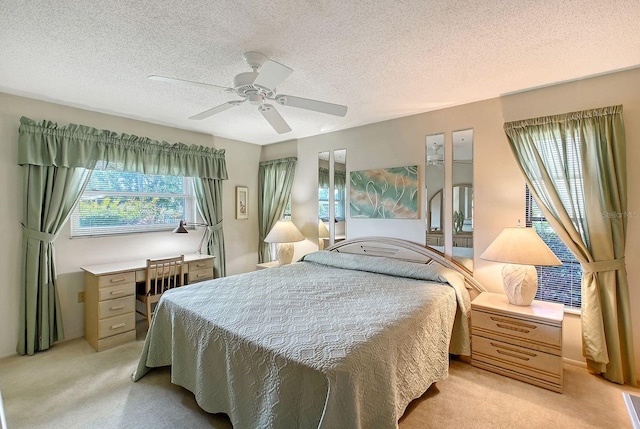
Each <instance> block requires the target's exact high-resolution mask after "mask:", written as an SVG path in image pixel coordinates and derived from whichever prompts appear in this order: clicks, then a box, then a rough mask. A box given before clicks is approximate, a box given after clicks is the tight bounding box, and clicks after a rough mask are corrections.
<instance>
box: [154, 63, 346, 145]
mask: <svg viewBox="0 0 640 429" xmlns="http://www.w3.org/2000/svg"><path fill="white" fill-rule="evenodd" d="M242 56H243V58H244V60H245V61H246V62H247V64H248V65H249V67H251V70H252V71H250V72H245V73H240V74H238V75H237V76H236V77H235V78H234V79H233V88H228V87H225V86H220V85H212V84H209V83H201V82H193V81H190V80H183V79H175V78H171V77H164V76H156V75H151V76H149V79H151V80H157V81H161V82H171V83H179V84H183V85H192V86H201V87H205V88H211V87H213V88H221V89H224V90H225V92H228V93H233V94H236V95H238V96H239V97H241V99H240V100H231V101H227V102H226V103H224V104H221V105H219V106H216V107H213V108H211V109H208V110H205V111H204V112H201V113H198V114H197V115H193V116H191V117H190V118H189V119H195V120H200V119H205V118H208V117H210V116H213V115H216V114H218V113H220V112H224V111H225V110H228V109H231V108H232V107H236V106H239V105H241V104H242V103H244V102H245V101H248V102H249V103H250V104H253V105H255V106H258V111H259V112H260V113H262V116H264V118H265V119H266V120H267V122H269V124H270V125H271V126H272V127H273V129H274V130H275V131H276V132H277V133H278V134H284V133H288V132H289V131H291V128H290V127H289V125H288V124H287V122H286V121H285V120H284V119H283V118H282V116H281V115H280V113H278V111H277V110H276V109H275V107H274V106H273V105H272V104H269V103H266V101H275V102H276V103H278V104H280V105H282V106H292V107H298V108H300V109H307V110H313V111H314V112H320V113H327V114H329V115H336V116H345V115H346V114H347V106H342V105H340V104H333V103H327V102H324V101H317V100H310V99H308V98H301V97H294V96H292V95H285V94H276V86H278V85H279V84H280V83H281V82H282V81H283V80H285V79H286V78H287V77H289V76H290V75H291V73H293V70H292V69H290V68H289V67H287V66H285V65H282V64H280V63H277V62H275V61H273V60H269V59H267V57H265V56H264V55H263V54H261V53H259V52H245V53H244V54H243V55H242Z"/></svg>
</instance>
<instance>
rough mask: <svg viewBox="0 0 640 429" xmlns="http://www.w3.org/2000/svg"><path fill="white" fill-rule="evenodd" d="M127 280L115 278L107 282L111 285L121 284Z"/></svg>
mask: <svg viewBox="0 0 640 429" xmlns="http://www.w3.org/2000/svg"><path fill="white" fill-rule="evenodd" d="M126 279H127V278H126V277H117V278H115V279H111V280H109V281H110V282H111V283H121V282H123V281H125V280H126Z"/></svg>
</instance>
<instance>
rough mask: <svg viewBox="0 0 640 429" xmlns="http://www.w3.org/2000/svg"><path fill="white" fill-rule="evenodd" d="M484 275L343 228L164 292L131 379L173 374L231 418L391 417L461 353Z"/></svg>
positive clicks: (317, 423) (369, 422) (343, 423)
mask: <svg viewBox="0 0 640 429" xmlns="http://www.w3.org/2000/svg"><path fill="white" fill-rule="evenodd" d="M481 290H482V287H481V286H480V285H479V284H478V283H477V282H475V281H474V280H473V278H472V277H470V276H469V275H468V274H467V273H465V272H463V270H459V269H457V268H456V265H455V264H452V263H451V262H450V261H448V260H446V259H444V258H443V257H442V256H440V255H437V254H435V253H432V252H430V251H429V250H428V249H426V248H424V247H421V246H418V245H416V244H412V243H409V242H406V241H402V240H396V239H389V238H361V239H355V240H346V241H343V242H340V243H338V244H337V245H335V246H333V247H330V248H328V249H326V250H323V251H318V252H314V253H311V254H309V255H305V257H304V258H303V259H302V260H301V261H299V262H297V263H294V264H291V265H285V266H282V267H277V268H271V269H268V270H260V271H256V272H253V273H245V274H240V275H236V276H230V277H226V278H222V279H216V280H212V281H207V282H202V283H197V284H194V285H189V286H185V287H182V288H178V289H175V290H172V291H169V292H167V293H165V294H164V295H163V297H162V299H161V300H160V302H159V304H158V306H157V308H156V312H155V314H154V317H153V321H152V324H151V326H150V328H149V332H148V334H147V337H146V340H145V343H144V347H143V351H142V355H141V357H140V361H139V364H138V367H137V369H136V371H135V372H134V374H133V375H132V378H133V380H134V381H137V380H139V379H140V378H142V377H143V376H144V375H145V374H146V373H147V372H148V371H150V370H151V369H152V368H154V367H160V366H167V365H171V366H172V369H171V381H172V383H174V384H178V385H180V386H182V387H184V388H186V389H188V390H190V391H191V392H193V393H194V395H195V398H196V401H197V402H198V404H199V405H200V407H201V408H203V409H204V410H206V411H208V412H211V413H220V412H222V413H226V414H227V415H228V416H229V418H230V420H231V422H232V424H233V426H234V428H237V429H241V428H260V429H263V428H319V429H327V428H362V429H367V428H376V429H385V428H397V426H398V419H399V418H400V417H401V416H402V414H403V413H404V410H405V408H406V406H407V405H408V404H409V402H410V401H412V400H413V399H415V398H417V397H420V396H421V395H422V394H423V393H424V392H425V391H426V390H427V389H428V388H429V386H430V385H431V384H432V383H435V382H437V381H441V380H443V379H444V378H446V376H447V373H448V361H449V353H453V354H462V355H468V354H469V353H470V345H469V341H470V335H469V323H468V318H469V311H470V308H469V307H470V304H469V303H470V295H471V296H473V295H475V294H477V293H478V292H479V291H481Z"/></svg>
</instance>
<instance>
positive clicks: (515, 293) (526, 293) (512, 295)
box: [502, 264, 538, 306]
mask: <svg viewBox="0 0 640 429" xmlns="http://www.w3.org/2000/svg"><path fill="white" fill-rule="evenodd" d="M502 282H503V284H504V291H505V293H506V294H507V299H509V302H510V303H511V304H513V305H522V306H526V305H530V304H531V301H533V298H535V296H536V292H537V291H538V272H537V271H536V267H534V266H533V265H516V264H506V265H505V266H504V268H502Z"/></svg>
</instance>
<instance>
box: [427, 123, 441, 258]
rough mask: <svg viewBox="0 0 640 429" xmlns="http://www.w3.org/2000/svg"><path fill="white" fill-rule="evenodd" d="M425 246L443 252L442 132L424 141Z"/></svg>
mask: <svg viewBox="0 0 640 429" xmlns="http://www.w3.org/2000/svg"><path fill="white" fill-rule="evenodd" d="M425 153H426V156H425V158H426V159H425V162H426V163H425V177H426V179H425V186H426V187H427V192H426V195H427V196H426V198H425V201H426V203H427V204H426V207H425V210H426V216H425V219H426V234H427V246H428V247H431V248H432V249H435V250H437V251H439V252H444V235H443V227H444V225H443V220H444V218H443V216H442V213H443V205H442V190H443V187H444V133H440V134H433V135H429V136H427V139H426V143H425Z"/></svg>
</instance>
